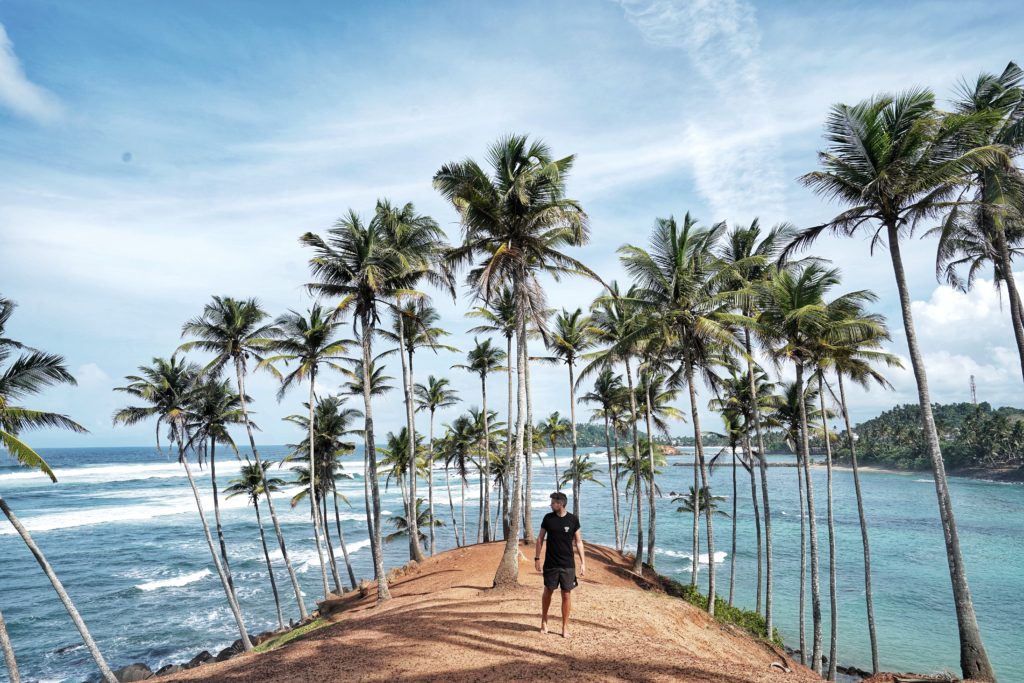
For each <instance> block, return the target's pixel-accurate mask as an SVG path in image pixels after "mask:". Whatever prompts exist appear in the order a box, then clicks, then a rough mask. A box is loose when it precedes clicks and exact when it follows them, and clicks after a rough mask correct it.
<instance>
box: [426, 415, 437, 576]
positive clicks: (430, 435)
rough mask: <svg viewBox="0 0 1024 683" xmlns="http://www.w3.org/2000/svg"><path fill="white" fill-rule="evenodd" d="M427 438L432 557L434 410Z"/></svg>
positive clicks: (431, 550)
mask: <svg viewBox="0 0 1024 683" xmlns="http://www.w3.org/2000/svg"><path fill="white" fill-rule="evenodd" d="M428 430H429V431H428V436H427V453H428V456H427V509H428V510H429V511H430V512H429V519H430V555H431V557H433V555H434V526H435V525H434V409H433V408H431V409H430V426H429V427H428Z"/></svg>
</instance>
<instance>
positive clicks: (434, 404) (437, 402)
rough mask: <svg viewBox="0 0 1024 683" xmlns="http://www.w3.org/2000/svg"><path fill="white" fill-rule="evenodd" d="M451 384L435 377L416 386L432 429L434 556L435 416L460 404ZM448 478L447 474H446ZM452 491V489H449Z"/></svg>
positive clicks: (429, 508) (430, 479)
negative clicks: (440, 411) (439, 411)
mask: <svg viewBox="0 0 1024 683" xmlns="http://www.w3.org/2000/svg"><path fill="white" fill-rule="evenodd" d="M449 386H450V382H449V381H448V380H447V379H445V378H444V377H442V378H440V379H438V378H437V377H434V376H433V375H430V376H428V377H427V383H426V384H417V385H416V409H417V410H426V411H427V412H428V413H430V428H429V432H428V438H427V467H428V468H430V472H431V474H430V476H429V477H428V478H427V511H428V513H429V518H430V521H431V524H430V554H431V555H433V554H434V524H433V521H434V475H433V466H434V458H435V455H434V414H435V413H436V412H437V411H438V410H439V409H444V408H451V407H452V406H454V405H455V404H457V403H458V402H459V393H458V392H457V391H455V390H454V389H450V388H449ZM446 478H447V474H446ZM449 491H450V489H449Z"/></svg>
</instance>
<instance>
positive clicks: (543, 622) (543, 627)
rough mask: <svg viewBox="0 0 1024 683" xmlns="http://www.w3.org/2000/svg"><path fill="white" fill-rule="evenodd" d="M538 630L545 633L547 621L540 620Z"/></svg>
mask: <svg viewBox="0 0 1024 683" xmlns="http://www.w3.org/2000/svg"><path fill="white" fill-rule="evenodd" d="M540 632H541V633H547V632H548V622H546V621H542V622H540Z"/></svg>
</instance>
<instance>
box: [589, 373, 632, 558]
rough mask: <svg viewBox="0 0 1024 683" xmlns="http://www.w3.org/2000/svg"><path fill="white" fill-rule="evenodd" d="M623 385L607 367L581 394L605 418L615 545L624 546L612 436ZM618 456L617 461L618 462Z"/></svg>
mask: <svg viewBox="0 0 1024 683" xmlns="http://www.w3.org/2000/svg"><path fill="white" fill-rule="evenodd" d="M620 387H622V378H621V377H619V376H617V375H616V374H615V373H613V372H612V371H611V370H610V369H609V368H605V369H604V370H602V371H601V373H600V374H599V375H598V376H597V378H596V379H595V380H594V388H593V389H592V390H591V391H589V392H588V393H586V394H584V395H583V396H580V400H581V401H583V402H584V403H593V404H595V405H597V408H595V409H594V416H595V417H599V418H601V419H603V420H604V448H605V455H606V456H607V458H608V483H609V486H610V489H609V490H610V492H611V497H612V522H613V525H614V528H615V547H616V548H621V547H622V539H621V537H620V536H619V491H618V487H617V482H616V472H615V469H616V467H613V465H612V438H611V423H612V417H613V412H614V406H615V397H616V392H617V391H618V390H619V388H620ZM617 460H618V459H617V458H616V462H617Z"/></svg>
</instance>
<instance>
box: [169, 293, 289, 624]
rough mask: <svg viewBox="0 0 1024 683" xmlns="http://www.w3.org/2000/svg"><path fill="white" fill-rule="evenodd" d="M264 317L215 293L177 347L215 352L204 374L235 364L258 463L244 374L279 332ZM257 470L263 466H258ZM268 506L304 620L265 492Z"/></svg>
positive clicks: (254, 306)
mask: <svg viewBox="0 0 1024 683" xmlns="http://www.w3.org/2000/svg"><path fill="white" fill-rule="evenodd" d="M267 317H268V316H267V313H266V311H264V310H263V309H262V308H261V307H260V304H259V302H258V301H257V300H256V299H245V300H238V299H232V298H231V297H220V296H215V297H213V300H212V301H211V302H210V303H208V304H207V305H206V306H205V307H204V308H203V313H202V315H201V316H199V317H197V318H193V319H192V320H189V321H188V322H186V323H185V324H184V325H183V326H182V329H181V334H182V336H185V335H190V336H192V337H194V338H195V339H194V340H193V341H190V342H186V343H184V344H182V345H181V346H180V347H178V348H179V350H182V351H189V350H191V349H199V350H202V351H206V352H209V353H212V354H214V357H213V360H211V361H210V362H209V364H207V366H206V368H205V369H204V371H203V372H204V373H205V374H211V375H214V376H216V375H217V373H219V372H220V370H221V369H222V368H224V367H225V366H227V365H228V364H229V363H231V364H233V365H234V369H235V381H236V382H237V383H238V395H239V400H240V402H241V409H242V421H243V422H244V423H245V431H246V433H247V434H248V436H249V447H250V448H251V449H252V455H253V458H254V459H255V460H256V464H260V463H261V462H262V461H261V459H260V453H259V449H257V448H256V437H255V435H254V433H253V425H252V421H251V420H249V408H248V400H247V396H248V395H247V394H246V393H245V378H246V375H247V373H248V360H249V358H254V359H255V360H256V361H257V362H259V361H261V360H262V359H263V354H264V352H265V351H266V350H267V348H268V347H269V345H270V343H271V342H272V341H273V340H274V339H275V338H277V337H278V336H279V334H280V333H279V332H278V330H277V329H276V328H275V327H274V326H273V325H267V324H265V323H264V321H265V320H266V319H267ZM260 471H261V472H264V471H266V470H265V469H262V468H261V470H260ZM267 507H268V508H269V510H270V520H271V522H273V524H274V533H275V534H277V544H278V546H279V547H280V548H281V557H282V558H283V559H284V565H285V568H287V570H288V577H289V578H290V579H291V582H292V590H293V591H294V592H295V601H296V602H297V603H298V605H299V618H300V619H302V620H303V621H305V620H306V619H307V618H308V616H309V614H308V612H306V603H305V601H304V600H303V599H302V589H301V588H300V587H299V578H298V576H297V575H296V574H295V568H294V567H292V561H291V559H290V558H289V557H288V548H287V547H286V546H285V543H284V533H283V532H282V531H281V523H280V522H279V521H278V519H277V511H276V510H275V509H274V497H273V496H267Z"/></svg>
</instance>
